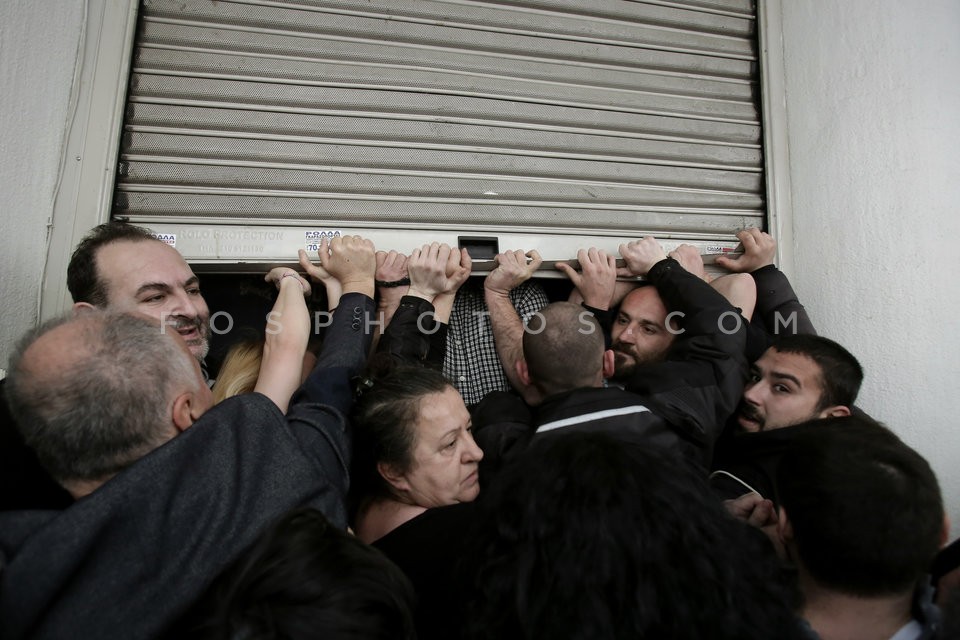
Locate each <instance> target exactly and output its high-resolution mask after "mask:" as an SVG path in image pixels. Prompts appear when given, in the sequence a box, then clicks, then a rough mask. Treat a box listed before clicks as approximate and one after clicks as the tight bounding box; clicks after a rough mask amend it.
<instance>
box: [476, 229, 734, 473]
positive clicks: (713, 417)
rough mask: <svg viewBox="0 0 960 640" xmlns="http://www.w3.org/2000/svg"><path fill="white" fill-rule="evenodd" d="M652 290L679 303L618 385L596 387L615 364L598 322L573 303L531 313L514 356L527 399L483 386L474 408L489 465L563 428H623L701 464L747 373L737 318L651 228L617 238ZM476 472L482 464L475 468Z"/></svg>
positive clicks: (565, 303)
mask: <svg viewBox="0 0 960 640" xmlns="http://www.w3.org/2000/svg"><path fill="white" fill-rule="evenodd" d="M621 253H622V254H623V256H624V258H625V259H627V260H628V261H629V263H630V265H631V268H632V269H635V270H636V272H637V273H639V274H642V275H646V276H647V277H648V278H649V279H650V281H651V282H652V283H653V287H651V289H652V290H654V292H655V293H657V295H658V297H659V296H661V295H662V296H663V297H664V298H665V299H666V300H668V301H669V303H670V304H671V305H673V308H676V309H678V310H682V315H683V316H684V317H683V323H684V324H683V325H682V327H680V328H678V329H677V334H676V337H674V336H673V335H671V336H670V337H671V341H670V344H669V346H668V348H667V351H666V353H665V354H664V359H663V361H661V362H658V363H656V364H645V365H644V366H638V367H636V369H635V371H634V373H633V375H632V376H630V377H629V378H628V379H627V380H626V385H625V389H619V388H614V387H604V382H603V381H604V377H607V376H610V375H611V373H612V372H613V368H614V365H615V353H614V352H613V351H612V350H605V348H604V337H603V333H602V331H601V329H600V326H599V323H598V322H597V320H596V319H595V317H594V316H593V314H591V313H589V312H588V311H586V310H585V309H583V308H582V307H581V306H580V305H577V304H574V303H571V302H562V303H560V302H558V303H553V304H551V305H548V306H547V307H545V308H544V310H542V311H541V312H540V313H539V314H537V315H534V317H533V318H531V320H530V322H529V323H528V326H527V327H526V329H525V331H524V334H523V359H522V360H519V361H518V362H517V363H516V367H517V377H518V378H519V379H520V381H521V383H522V385H523V387H524V389H525V394H524V398H525V399H526V401H527V402H526V403H524V402H523V401H521V400H520V399H519V398H517V397H516V396H511V395H508V394H491V395H490V396H488V397H487V398H485V399H484V401H482V402H481V403H480V405H479V406H478V407H477V409H476V411H475V412H474V434H475V436H476V439H477V442H478V443H479V444H480V446H481V447H482V448H483V449H484V454H485V461H486V466H487V470H488V471H494V472H495V470H496V467H497V466H499V465H500V464H501V463H502V462H503V460H504V459H505V458H506V457H507V456H509V455H511V454H512V451H514V450H515V449H516V448H518V447H519V448H522V447H523V446H524V445H525V443H526V440H527V439H529V438H532V437H540V436H542V435H544V434H548V433H551V432H555V431H561V430H562V431H568V430H571V429H591V430H596V429H604V430H607V429H610V430H613V431H617V430H628V431H631V432H635V433H640V434H642V435H643V436H644V437H646V438H647V439H648V440H649V441H650V442H655V443H656V444H660V445H663V446H665V447H667V448H672V449H676V450H678V451H680V452H682V453H684V454H686V455H688V456H689V457H690V458H691V459H693V460H695V461H696V462H697V463H699V464H701V465H706V464H707V463H708V460H709V456H710V452H711V450H712V446H713V442H714V440H715V439H716V437H717V436H718V435H719V433H720V430H721V428H722V426H723V423H724V421H725V420H726V418H727V416H729V414H730V413H731V412H732V411H733V408H734V407H735V406H736V402H737V400H738V399H739V397H740V393H741V391H742V389H743V383H744V380H745V378H746V362H745V360H744V358H743V345H744V339H745V332H746V329H745V323H739V324H737V323H731V326H729V327H727V326H726V325H725V324H724V323H723V322H722V317H723V316H727V315H729V316H730V317H739V314H738V313H737V312H736V310H735V309H734V308H733V307H732V306H731V305H730V303H729V302H727V300H726V299H725V298H724V297H723V295H721V294H720V293H718V292H717V291H715V290H714V289H713V288H711V287H710V285H708V284H707V283H706V282H704V281H703V280H701V279H700V278H698V277H697V276H696V275H694V274H692V273H690V272H688V271H686V270H685V269H684V268H683V267H681V265H680V263H679V262H677V261H676V260H675V259H673V258H668V257H667V256H666V254H665V253H664V252H663V249H662V248H661V247H660V245H659V243H657V242H656V240H654V239H653V238H645V239H644V240H641V241H636V242H634V243H630V244H629V245H624V246H623V247H621ZM481 473H483V472H481Z"/></svg>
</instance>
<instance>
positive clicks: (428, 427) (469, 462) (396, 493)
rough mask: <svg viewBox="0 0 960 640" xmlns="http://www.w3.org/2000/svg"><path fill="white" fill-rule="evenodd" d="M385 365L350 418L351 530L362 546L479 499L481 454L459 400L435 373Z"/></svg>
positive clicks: (468, 418)
mask: <svg viewBox="0 0 960 640" xmlns="http://www.w3.org/2000/svg"><path fill="white" fill-rule="evenodd" d="M388 364H389V366H390V368H389V370H387V371H386V372H385V373H381V374H379V375H376V374H375V375H374V376H373V378H371V381H372V382H371V386H370V388H369V389H367V390H365V391H364V392H363V393H362V395H361V397H360V399H359V400H358V401H357V405H356V407H355V414H354V438H355V446H354V452H355V453H354V472H353V474H352V476H351V477H352V480H353V483H354V486H353V493H354V498H355V499H354V510H355V515H354V519H353V520H354V530H355V531H356V533H357V537H359V538H360V539H361V540H363V541H364V542H368V543H371V542H374V541H376V540H380V539H381V538H383V537H384V536H386V535H388V534H390V533H391V532H392V531H394V530H395V529H396V528H398V527H400V526H401V525H403V524H405V523H407V522H408V521H410V520H413V519H414V518H417V517H418V516H420V515H422V514H424V513H425V512H426V511H427V509H430V508H432V507H441V506H445V505H453V504H457V503H462V502H470V501H472V500H474V499H475V498H476V497H477V495H478V493H479V492H480V483H479V473H478V463H479V462H480V459H481V458H483V451H481V450H480V447H478V446H477V443H476V442H474V440H473V435H472V434H471V423H470V414H469V413H468V412H467V408H466V406H464V404H463V399H462V398H461V397H460V394H459V393H458V392H457V390H456V389H454V388H453V386H452V385H451V384H450V383H449V381H447V379H446V378H444V377H443V374H441V373H440V372H439V371H436V370H435V369H430V368H426V367H419V366H412V365H396V364H393V363H388Z"/></svg>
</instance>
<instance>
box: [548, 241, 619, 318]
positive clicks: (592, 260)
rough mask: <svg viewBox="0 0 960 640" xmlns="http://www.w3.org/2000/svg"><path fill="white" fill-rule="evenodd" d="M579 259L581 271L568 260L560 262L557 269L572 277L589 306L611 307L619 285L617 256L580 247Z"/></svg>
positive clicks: (597, 307)
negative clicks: (568, 262)
mask: <svg viewBox="0 0 960 640" xmlns="http://www.w3.org/2000/svg"><path fill="white" fill-rule="evenodd" d="M577 260H578V261H579V262H580V271H579V272H578V271H577V270H576V269H574V268H573V267H571V266H570V265H569V264H567V263H566V262H558V263H557V269H559V270H560V271H562V272H563V273H564V275H566V276H567V277H568V278H570V281H571V282H573V286H575V287H576V288H577V291H579V292H580V295H581V297H582V298H583V302H584V303H585V304H586V305H587V306H590V307H594V308H596V309H609V308H610V305H611V304H612V301H613V296H614V292H615V291H616V287H617V259H616V257H615V256H612V255H610V254H609V253H607V252H606V251H604V250H602V249H597V248H596V247H590V248H589V249H580V250H579V251H578V252H577Z"/></svg>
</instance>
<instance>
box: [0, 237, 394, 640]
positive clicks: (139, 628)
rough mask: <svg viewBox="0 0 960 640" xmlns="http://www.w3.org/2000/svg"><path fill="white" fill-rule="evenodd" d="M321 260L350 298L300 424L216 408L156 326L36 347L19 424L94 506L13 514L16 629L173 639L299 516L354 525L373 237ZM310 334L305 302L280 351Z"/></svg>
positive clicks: (23, 372)
mask: <svg viewBox="0 0 960 640" xmlns="http://www.w3.org/2000/svg"><path fill="white" fill-rule="evenodd" d="M321 262H322V263H323V266H324V268H325V269H327V271H329V272H330V273H331V275H333V276H334V277H336V278H337V279H338V280H340V282H341V283H342V285H343V291H344V294H343V296H342V298H341V301H340V305H339V307H338V308H337V311H336V312H335V313H334V315H333V319H332V324H331V325H330V327H329V328H328V329H327V334H326V340H325V341H324V344H323V348H322V350H321V353H320V355H319V357H318V361H317V365H316V367H315V368H314V370H313V371H312V372H311V373H310V374H309V376H308V377H307V379H306V380H305V381H304V383H303V385H302V386H301V387H300V389H299V390H298V391H297V393H296V394H295V395H294V397H293V399H292V400H291V402H290V408H289V410H288V411H287V413H286V415H284V414H283V412H282V411H281V410H280V408H279V407H278V406H277V405H276V404H274V402H273V401H271V400H270V399H269V398H268V397H267V396H264V395H261V394H259V393H251V394H245V395H242V396H237V397H234V398H229V399H227V400H225V401H224V402H222V403H220V404H218V405H217V406H215V407H213V408H211V404H212V397H211V394H210V391H209V389H208V388H207V385H206V384H205V382H204V380H203V376H202V375H201V372H200V368H199V365H198V362H197V360H196V358H195V357H194V354H193V353H192V351H191V350H190V348H189V345H188V344H187V342H186V341H185V339H184V336H182V335H181V334H180V333H179V332H171V331H161V327H160V326H159V324H158V323H157V322H156V320H154V319H150V318H145V317H143V316H133V315H124V314H116V313H105V312H100V311H91V312H89V313H85V314H80V315H78V316H75V317H73V318H69V319H65V320H58V321H55V322H53V323H50V324H48V325H45V326H43V327H41V328H40V329H39V330H37V331H36V332H34V333H31V334H30V335H28V336H27V337H26V338H24V340H23V341H22V342H21V344H20V346H19V348H18V350H17V352H16V355H15V356H14V358H13V360H12V362H11V366H10V373H9V378H8V385H7V387H8V388H7V391H8V395H9V399H10V405H11V407H12V409H13V413H14V418H15V419H16V422H17V424H18V425H19V427H20V428H21V430H22V432H23V435H24V439H25V440H26V442H27V444H28V445H30V446H32V447H34V448H35V449H36V450H37V452H38V455H39V457H40V459H41V461H42V462H43V463H44V464H45V465H46V466H47V468H48V470H49V471H50V472H51V474H52V475H53V476H54V477H55V478H56V479H57V480H58V481H59V482H60V483H61V484H62V485H63V486H64V487H65V488H66V489H67V490H69V491H70V493H71V494H72V495H73V496H74V497H76V498H82V499H79V500H77V501H76V502H75V503H73V504H72V505H71V506H69V507H68V508H66V509H64V510H62V511H42V512H41V511H7V512H3V513H0V566H2V567H3V571H2V573H0V636H2V637H3V638H10V639H17V638H25V637H31V638H65V637H76V638H85V639H94V638H117V637H122V638H155V637H159V636H161V635H162V634H163V633H164V631H165V629H166V628H167V626H168V625H169V624H171V623H172V622H173V621H175V620H177V619H178V618H179V617H180V616H181V615H182V614H183V613H184V611H185V610H186V609H187V607H188V606H189V605H190V604H191V603H192V601H193V600H194V599H196V598H197V597H198V596H199V595H200V594H201V593H203V591H204V590H205V588H206V587H207V585H209V584H210V582H211V581H212V580H213V579H214V578H215V577H216V576H217V575H218V574H219V573H220V572H221V571H222V570H223V569H224V568H226V567H227V566H228V565H229V564H230V563H231V562H232V561H234V560H235V559H236V558H237V557H238V556H239V555H240V554H241V553H242V552H243V550H244V549H246V548H247V547H249V546H250V544H251V543H252V542H253V541H254V540H255V539H256V537H257V535H258V533H259V532H260V531H261V530H263V529H264V528H265V527H266V526H267V525H268V524H270V523H271V522H273V521H274V520H275V519H276V518H277V517H279V516H280V515H281V514H282V513H284V512H286V511H288V510H290V509H292V508H295V507H300V506H307V507H312V508H315V509H318V510H319V511H321V512H322V513H323V514H324V516H326V518H327V519H328V520H330V521H331V522H332V523H333V524H334V525H335V526H337V527H340V528H345V527H346V508H345V504H344V500H345V494H346V490H347V484H348V469H349V458H350V453H349V430H348V428H347V422H346V417H345V416H346V415H347V414H348V413H349V410H350V406H351V404H352V384H351V378H352V376H354V375H356V374H358V373H359V372H360V370H361V369H362V368H363V366H364V364H365V360H366V354H367V352H368V350H369V347H370V336H369V335H368V334H367V332H366V331H364V330H363V329H364V326H365V324H366V323H368V322H369V321H370V320H371V319H372V318H373V310H374V303H373V299H372V296H373V290H374V283H373V276H374V270H375V268H376V264H375V257H374V250H373V245H372V244H371V243H370V242H369V241H365V240H363V239H361V238H359V237H354V236H347V237H344V238H337V239H335V240H334V241H333V243H331V246H330V252H329V255H328V256H323V255H322V256H321ZM280 286H281V287H300V286H301V285H300V283H299V282H298V279H296V278H283V279H281V284H280ZM365 321H366V322H365ZM309 325H310V322H309V317H307V315H306V311H305V310H304V317H303V318H302V319H301V321H297V320H296V319H295V318H292V317H291V318H286V319H283V326H284V327H285V328H286V327H289V328H286V330H284V329H281V330H280V331H279V332H277V333H274V334H268V336H267V340H268V345H267V346H268V349H266V350H265V353H266V354H268V355H267V356H265V357H271V358H272V357H273V356H274V354H281V353H282V354H285V355H284V356H283V362H286V361H287V359H288V358H287V356H289V355H290V352H291V350H292V349H293V347H294V346H295V345H299V349H300V350H299V352H298V353H294V355H295V356H296V358H295V360H296V362H297V363H298V364H297V366H299V361H300V359H302V356H303V353H302V345H303V344H305V342H306V334H307V333H308V331H309Z"/></svg>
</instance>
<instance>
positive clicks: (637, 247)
mask: <svg viewBox="0 0 960 640" xmlns="http://www.w3.org/2000/svg"><path fill="white" fill-rule="evenodd" d="M620 255H621V256H623V260H624V262H626V264H627V266H626V267H622V268H620V269H618V270H617V274H618V275H622V276H645V275H647V272H648V271H650V269H652V268H653V265H655V264H657V263H658V262H660V261H661V260H664V259H665V258H666V257H667V254H666V253H664V251H663V247H661V246H660V243H659V242H657V240H656V238H654V237H653V236H647V237H646V238H644V239H642V240H633V241H631V242H628V243H627V244H621V245H620Z"/></svg>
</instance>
